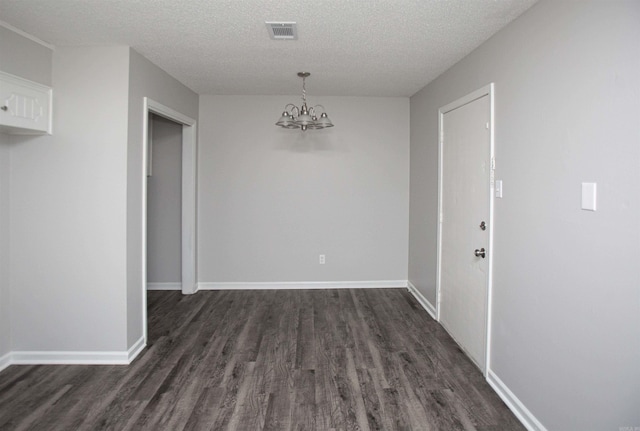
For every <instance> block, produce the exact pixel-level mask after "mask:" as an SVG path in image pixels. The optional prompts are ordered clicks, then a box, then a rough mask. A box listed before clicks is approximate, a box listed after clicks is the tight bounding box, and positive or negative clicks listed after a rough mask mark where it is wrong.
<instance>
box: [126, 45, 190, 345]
mask: <svg viewBox="0 0 640 431" xmlns="http://www.w3.org/2000/svg"><path fill="white" fill-rule="evenodd" d="M129 58H130V63H129V64H130V69H129V133H128V140H129V144H128V147H127V176H126V177H127V340H128V341H127V343H128V345H129V346H132V345H133V343H135V342H136V341H137V340H138V339H139V338H140V337H141V336H142V335H143V334H142V331H143V321H142V304H143V294H145V286H144V283H143V271H145V270H146V268H144V265H143V264H142V250H143V245H142V208H143V198H142V184H143V181H146V176H145V173H144V167H143V163H142V158H143V154H144V152H143V151H144V145H143V141H142V132H143V130H142V129H143V127H142V122H143V118H144V117H143V115H145V114H144V112H143V98H144V97H149V98H151V99H153V100H155V101H156V102H159V103H162V104H163V105H165V106H167V107H169V108H171V109H173V110H175V111H178V112H180V113H181V114H183V115H186V116H187V117H190V118H193V119H197V118H198V95H197V94H196V93H194V92H193V91H191V90H189V89H188V88H187V87H185V86H184V85H182V84H181V83H180V82H178V81H177V80H175V79H174V78H173V77H171V76H170V75H169V74H167V73H166V72H165V71H163V70H162V69H160V68H159V67H158V66H156V65H155V64H153V63H151V62H150V61H149V60H147V59H146V58H144V57H143V56H141V55H140V54H138V53H137V52H135V51H134V50H133V49H131V50H130V57H129Z"/></svg>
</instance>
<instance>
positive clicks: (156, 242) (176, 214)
mask: <svg viewBox="0 0 640 431" xmlns="http://www.w3.org/2000/svg"><path fill="white" fill-rule="evenodd" d="M151 117H152V130H153V151H152V152H153V157H152V165H153V171H152V172H153V175H152V176H150V177H149V178H148V180H147V282H148V283H178V282H180V281H181V279H182V278H181V274H182V271H181V249H180V247H181V244H182V229H181V213H182V181H181V176H182V126H181V125H180V124H177V123H174V122H173V121H170V120H167V119H165V118H162V117H160V116H157V115H151Z"/></svg>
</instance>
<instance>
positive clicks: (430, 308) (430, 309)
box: [407, 281, 437, 320]
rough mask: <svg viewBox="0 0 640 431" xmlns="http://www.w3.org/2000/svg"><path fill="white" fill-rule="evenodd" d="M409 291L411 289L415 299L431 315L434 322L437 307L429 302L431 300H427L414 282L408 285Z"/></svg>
mask: <svg viewBox="0 0 640 431" xmlns="http://www.w3.org/2000/svg"><path fill="white" fill-rule="evenodd" d="M407 289H409V292H410V293H411V294H412V295H413V296H414V298H416V300H417V301H418V303H419V304H420V305H422V308H424V309H425V310H426V312H427V313H429V315H430V316H431V317H433V319H434V320H437V319H436V307H434V306H433V304H432V303H431V302H429V300H428V299H427V298H425V296H424V295H423V294H422V292H420V291H419V290H418V288H416V287H415V286H414V285H413V283H412V282H410V281H409V282H408V283H407Z"/></svg>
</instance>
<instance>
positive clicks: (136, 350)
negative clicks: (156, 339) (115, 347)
mask: <svg viewBox="0 0 640 431" xmlns="http://www.w3.org/2000/svg"><path fill="white" fill-rule="evenodd" d="M145 347H147V344H146V343H145V342H144V337H140V339H138V341H136V342H135V343H133V346H131V347H130V348H129V350H128V351H127V361H128V362H127V363H129V364H130V363H131V362H133V360H134V359H135V358H137V357H138V355H139V354H140V352H142V351H143V350H144V348H145Z"/></svg>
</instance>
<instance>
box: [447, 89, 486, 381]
mask: <svg viewBox="0 0 640 431" xmlns="http://www.w3.org/2000/svg"><path fill="white" fill-rule="evenodd" d="M484 96H488V97H489V109H490V112H489V152H490V155H489V157H490V159H489V160H491V167H490V169H489V172H490V178H489V190H488V194H487V199H488V200H489V220H488V229H489V239H488V250H487V259H488V262H487V265H488V271H487V297H486V308H487V314H486V319H485V364H484V369H483V370H482V373H483V374H484V376H485V377H487V373H488V371H489V369H490V358H491V314H492V313H491V302H492V301H491V298H492V280H493V251H494V241H493V232H494V217H493V214H494V192H495V178H494V172H495V154H494V139H495V127H494V123H495V115H494V84H493V83H490V84H488V85H485V86H484V87H482V88H480V89H478V90H476V91H474V92H472V93H469V94H467V95H466V96H463V97H461V98H459V99H457V100H455V101H454V102H452V103H449V104H448V105H446V106H443V107H442V108H440V109H439V110H438V235H437V273H436V320H438V321H440V300H441V297H442V295H441V289H442V283H441V281H442V280H441V278H442V277H441V276H442V224H443V204H442V201H443V163H444V158H443V145H444V129H443V126H444V115H445V114H446V113H447V112H450V111H453V110H454V109H456V108H459V107H461V106H463V105H466V104H467V103H471V102H473V101H474V100H477V99H479V98H481V97H484Z"/></svg>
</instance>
